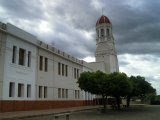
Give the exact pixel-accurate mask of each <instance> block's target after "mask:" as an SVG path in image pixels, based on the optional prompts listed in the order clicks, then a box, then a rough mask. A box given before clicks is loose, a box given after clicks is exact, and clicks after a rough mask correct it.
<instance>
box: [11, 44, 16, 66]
mask: <svg viewBox="0 0 160 120" xmlns="http://www.w3.org/2000/svg"><path fill="white" fill-rule="evenodd" d="M16 54H17V47H16V46H13V51H12V63H16Z"/></svg>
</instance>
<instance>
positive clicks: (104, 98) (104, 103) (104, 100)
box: [102, 95, 107, 112]
mask: <svg viewBox="0 0 160 120" xmlns="http://www.w3.org/2000/svg"><path fill="white" fill-rule="evenodd" d="M106 98H107V97H105V96H104V95H102V99H103V112H106Z"/></svg>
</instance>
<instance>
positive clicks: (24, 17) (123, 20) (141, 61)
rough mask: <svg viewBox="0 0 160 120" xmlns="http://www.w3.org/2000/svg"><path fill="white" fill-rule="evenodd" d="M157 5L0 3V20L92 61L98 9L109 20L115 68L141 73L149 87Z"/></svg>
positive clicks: (159, 39)
mask: <svg viewBox="0 0 160 120" xmlns="http://www.w3.org/2000/svg"><path fill="white" fill-rule="evenodd" d="M159 7H160V1H158V0H154V1H146V0H141V1H139V0H123V1H122V0H121V1H119V0H87V1H86V0H67V1H64V0H54V1H51V0H46V1H44V0H27V1H26V0H21V1H19V0H12V1H7V0H1V1H0V14H1V17H0V20H1V21H2V22H10V23H12V24H14V25H16V26H18V27H20V28H22V29H24V30H26V31H28V32H30V33H32V34H34V35H36V36H37V37H38V38H39V39H40V40H42V41H45V42H47V43H49V44H52V45H53V46H55V47H56V48H59V49H61V50H63V51H65V52H67V53H69V54H71V55H73V56H75V57H77V58H80V59H85V60H88V61H92V60H93V58H94V54H95V50H96V40H95V36H96V33H95V23H96V20H97V19H98V18H99V17H100V16H101V14H102V8H103V13H104V14H105V15H106V16H108V18H109V19H110V21H111V22H112V26H113V35H114V38H115V45H116V49H117V53H118V54H119V57H118V58H119V64H120V70H121V71H125V72H127V73H128V74H134V75H137V74H141V75H144V76H145V77H146V78H149V79H151V80H149V81H152V84H153V85H154V86H155V85H156V83H157V84H159V81H158V79H159V77H158V76H159V73H158V72H157V71H159V69H158V67H157V66H158V65H159V61H160V59H158V58H157V57H159V56H160V54H159V51H160V34H159V31H160V16H159V13H160V9H159ZM150 73H152V74H150ZM156 88H160V87H158V86H156ZM159 93H160V91H159Z"/></svg>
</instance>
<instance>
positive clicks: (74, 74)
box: [74, 68, 76, 79]
mask: <svg viewBox="0 0 160 120" xmlns="http://www.w3.org/2000/svg"><path fill="white" fill-rule="evenodd" d="M74 78H75V79H76V68H74Z"/></svg>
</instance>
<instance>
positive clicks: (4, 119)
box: [0, 105, 101, 120]
mask: <svg viewBox="0 0 160 120" xmlns="http://www.w3.org/2000/svg"><path fill="white" fill-rule="evenodd" d="M100 107H101V106H98V105H97V106H82V107H72V108H59V109H49V110H37V111H17V112H6V113H0V120H11V119H13V118H26V117H35V116H44V115H54V114H59V113H65V112H78V111H83V110H90V109H97V108H100Z"/></svg>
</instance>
